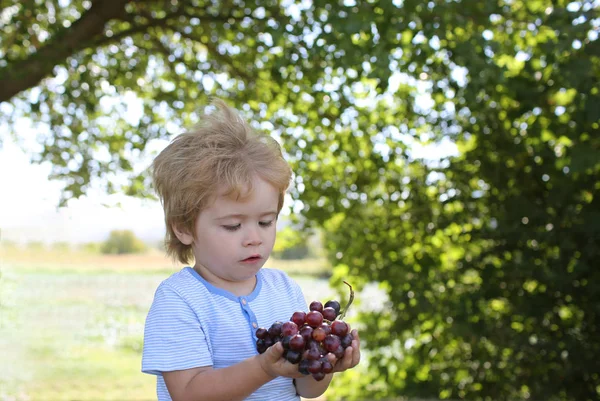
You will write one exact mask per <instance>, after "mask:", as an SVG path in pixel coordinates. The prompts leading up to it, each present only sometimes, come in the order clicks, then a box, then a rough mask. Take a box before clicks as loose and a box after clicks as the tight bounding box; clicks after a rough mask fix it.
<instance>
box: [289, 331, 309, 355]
mask: <svg viewBox="0 0 600 401" xmlns="http://www.w3.org/2000/svg"><path fill="white" fill-rule="evenodd" d="M305 344H306V341H304V337H302V336H301V335H300V334H296V335H295V336H293V337H292V338H290V348H291V349H293V350H295V351H303V350H304V345H305Z"/></svg>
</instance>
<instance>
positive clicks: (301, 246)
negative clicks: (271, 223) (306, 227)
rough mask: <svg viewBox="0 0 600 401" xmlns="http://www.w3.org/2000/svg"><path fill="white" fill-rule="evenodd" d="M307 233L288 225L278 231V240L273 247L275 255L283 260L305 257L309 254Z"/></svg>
mask: <svg viewBox="0 0 600 401" xmlns="http://www.w3.org/2000/svg"><path fill="white" fill-rule="evenodd" d="M309 253H310V250H309V247H308V238H307V235H306V233H304V232H302V231H300V230H298V229H294V228H292V227H291V226H286V227H284V228H283V229H281V230H278V232H277V241H276V242H275V246H274V247H273V256H274V257H276V258H279V259H283V260H292V259H304V258H306V257H307V256H309Z"/></svg>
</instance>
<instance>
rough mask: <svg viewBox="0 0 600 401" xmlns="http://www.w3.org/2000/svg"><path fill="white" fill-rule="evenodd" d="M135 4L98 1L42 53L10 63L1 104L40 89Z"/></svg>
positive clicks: (0, 81)
mask: <svg viewBox="0 0 600 401" xmlns="http://www.w3.org/2000/svg"><path fill="white" fill-rule="evenodd" d="M129 1H131V0H95V1H93V2H92V7H91V8H90V9H89V10H87V11H86V12H85V13H84V14H83V15H82V16H81V18H80V19H78V20H77V21H75V22H74V23H73V24H72V25H71V26H70V27H69V28H65V29H63V30H62V31H60V32H59V33H58V34H57V35H55V36H54V38H53V39H52V40H51V41H49V42H48V43H47V44H46V45H45V46H43V47H42V48H40V49H39V51H37V52H35V53H33V54H31V55H30V56H29V57H27V58H26V59H23V60H19V61H16V62H14V63H9V64H8V65H7V66H6V67H4V68H1V69H0V102H4V101H7V100H10V99H11V98H12V97H13V96H15V95H16V94H18V93H20V92H22V91H24V90H27V89H29V88H32V87H34V86H36V85H37V84H38V83H39V82H40V81H41V80H42V79H44V78H45V77H47V76H49V75H50V74H51V73H52V70H53V68H54V66H56V65H60V64H62V63H64V62H65V60H66V59H67V58H68V57H69V56H71V55H73V54H74V53H76V52H78V51H79V50H81V49H84V48H86V47H87V46H88V45H89V43H90V42H91V41H93V40H94V38H95V37H97V36H98V35H101V34H103V32H104V26H105V25H106V23H107V22H108V21H110V20H111V19H114V18H118V17H119V16H121V15H122V14H123V13H124V12H125V4H127V3H128V2H129Z"/></svg>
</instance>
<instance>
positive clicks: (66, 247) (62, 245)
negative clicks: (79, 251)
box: [52, 241, 71, 251]
mask: <svg viewBox="0 0 600 401" xmlns="http://www.w3.org/2000/svg"><path fill="white" fill-rule="evenodd" d="M52 249H53V250H55V251H70V250H71V244H69V243H68V242H65V241H59V242H54V243H53V244H52Z"/></svg>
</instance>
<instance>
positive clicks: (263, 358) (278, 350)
mask: <svg viewBox="0 0 600 401" xmlns="http://www.w3.org/2000/svg"><path fill="white" fill-rule="evenodd" d="M258 361H259V363H260V367H261V368H262V369H263V370H264V371H265V373H266V374H268V375H269V376H271V377H274V378H275V377H278V376H284V377H291V378H292V379H298V378H300V377H304V375H303V374H302V373H300V372H299V371H298V365H294V364H293V363H290V362H289V361H287V360H286V359H285V358H283V345H282V344H281V342H277V343H275V344H273V345H272V346H270V347H269V348H267V350H266V351H265V352H264V353H262V354H260V355H258Z"/></svg>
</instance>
